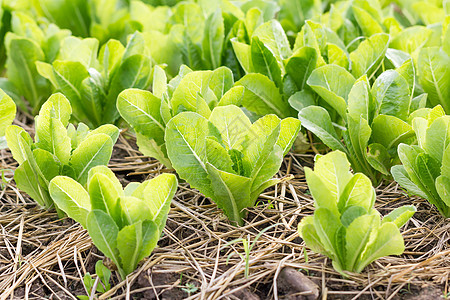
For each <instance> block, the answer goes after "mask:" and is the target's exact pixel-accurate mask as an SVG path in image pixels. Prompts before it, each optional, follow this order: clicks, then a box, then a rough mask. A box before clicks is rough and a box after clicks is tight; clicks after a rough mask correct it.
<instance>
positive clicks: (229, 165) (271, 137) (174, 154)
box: [165, 105, 300, 225]
mask: <svg viewBox="0 0 450 300" xmlns="http://www.w3.org/2000/svg"><path fill="white" fill-rule="evenodd" d="M299 130H300V121H298V120H297V119H294V118H286V119H283V120H280V119H279V118H278V117H277V116H275V115H266V116H264V117H262V118H260V119H258V120H257V121H256V122H254V123H253V124H252V123H251V122H250V120H249V118H248V117H247V116H246V115H245V114H244V113H243V111H242V110H241V109H240V108H239V107H237V106H234V105H228V106H219V107H216V108H214V109H213V111H212V112H211V115H210V116H209V119H207V118H205V117H204V116H202V115H200V114H198V113H195V112H182V113H180V114H178V115H176V116H175V117H173V118H172V119H171V120H170V121H169V122H168V123H167V127H166V131H165V141H166V147H167V154H168V157H169V159H170V160H171V162H172V166H173V167H174V168H175V170H176V171H177V173H178V175H179V176H180V177H181V178H183V179H185V180H186V181H187V182H188V183H189V184H190V185H191V187H193V188H196V189H198V190H199V191H200V192H201V193H202V194H203V195H205V196H206V197H209V198H211V199H212V200H213V201H214V202H215V203H216V204H217V205H218V206H219V208H221V209H223V211H224V213H225V215H226V216H227V217H228V218H229V219H230V220H231V221H232V222H233V223H235V224H238V225H242V224H243V218H244V217H245V214H246V212H245V208H247V207H252V206H253V205H254V204H255V201H256V199H257V198H258V196H259V194H260V193H261V192H262V191H263V190H265V189H266V188H268V187H270V186H273V185H275V184H276V183H278V182H280V181H281V179H273V178H272V177H273V176H274V175H275V174H276V173H277V172H278V170H279V168H280V166H281V163H282V161H283V157H284V155H285V154H286V153H287V152H288V151H289V149H290V148H291V146H292V143H293V142H294V139H295V138H296V137H297V134H298V132H299Z"/></svg>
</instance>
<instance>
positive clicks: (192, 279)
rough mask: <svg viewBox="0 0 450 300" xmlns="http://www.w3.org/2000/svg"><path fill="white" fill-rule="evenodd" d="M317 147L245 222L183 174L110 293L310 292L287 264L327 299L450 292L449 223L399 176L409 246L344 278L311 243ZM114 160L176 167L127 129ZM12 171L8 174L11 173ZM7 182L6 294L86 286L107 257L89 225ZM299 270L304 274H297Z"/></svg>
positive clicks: (396, 200) (255, 295) (6, 158)
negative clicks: (160, 226) (163, 219)
mask: <svg viewBox="0 0 450 300" xmlns="http://www.w3.org/2000/svg"><path fill="white" fill-rule="evenodd" d="M19 120H21V121H19ZM28 120H29V119H28V118H27V117H25V116H22V117H20V118H19V119H18V120H17V121H16V123H17V124H21V125H22V126H24V123H25V124H26V123H29V122H28ZM26 128H27V130H30V131H31V132H32V131H33V128H32V127H26ZM1 151H2V152H1V154H2V160H1V163H2V166H3V167H6V168H7V169H11V170H14V169H15V167H16V166H17V165H16V163H15V162H14V161H13V160H12V157H11V154H10V153H9V151H7V150H1ZM313 157H314V153H310V154H295V153H290V154H289V155H288V156H286V158H285V160H284V162H283V165H282V168H281V169H280V171H279V173H278V174H277V176H279V177H285V176H286V175H289V174H291V175H293V176H294V178H293V179H291V180H289V181H285V182H283V183H282V184H279V185H277V186H276V187H275V188H272V189H270V190H268V191H266V192H265V193H263V194H262V195H261V197H260V199H259V202H258V205H257V206H256V207H254V208H251V209H249V216H248V218H247V220H246V222H245V225H244V226H242V227H240V228H236V227H234V226H232V225H230V224H229V222H228V221H227V219H226V218H225V217H224V215H223V214H221V213H220V212H218V211H217V210H216V209H215V205H214V204H212V203H211V202H210V201H209V200H208V199H205V198H204V197H203V196H202V195H201V194H200V193H198V192H197V191H195V190H192V189H189V186H188V185H187V184H186V183H183V184H180V188H179V190H178V192H177V194H176V196H175V198H174V200H173V202H172V203H173V205H172V208H171V210H170V213H169V217H168V221H167V226H166V228H165V230H164V234H163V237H162V238H161V240H160V242H159V246H158V248H156V249H155V250H154V252H153V254H152V255H151V256H150V257H149V258H148V259H147V260H145V261H144V262H143V263H142V264H140V266H139V268H138V270H137V271H136V272H135V273H134V274H132V275H131V276H130V277H129V278H128V280H126V281H122V282H121V281H120V279H119V278H117V277H115V276H113V277H112V289H111V290H110V291H109V292H108V293H106V294H103V295H102V296H100V297H101V299H108V298H109V297H111V299H122V298H126V297H131V298H134V299H186V298H189V297H191V298H192V299H197V298H199V297H202V296H203V297H205V299H214V298H219V297H223V299H268V298H274V297H275V295H277V296H278V299H284V298H286V297H291V298H289V299H297V298H295V297H296V296H292V294H294V295H297V297H301V295H302V293H301V292H298V291H296V289H295V288H293V287H290V286H289V285H288V286H286V284H285V282H288V281H287V279H286V277H283V276H286V275H284V274H282V273H281V271H282V270H283V268H287V267H290V268H293V269H294V270H296V271H298V272H301V273H303V274H304V275H306V276H307V277H308V278H310V279H311V280H312V281H313V282H314V283H315V284H316V285H317V287H318V289H319V290H320V292H321V293H322V295H323V296H322V297H327V298H328V299H353V298H355V299H436V298H439V297H441V296H442V295H443V294H445V293H446V292H447V291H448V276H449V270H450V262H449V259H450V251H449V250H447V249H446V244H447V243H448V240H449V239H450V236H449V232H450V225H449V224H448V223H446V221H445V219H444V218H443V217H441V216H440V215H439V214H438V213H437V211H436V209H435V208H434V207H432V206H431V205H430V204H429V203H428V202H427V201H425V200H423V199H420V198H418V197H413V198H410V197H408V196H407V195H406V194H405V193H404V192H403V191H402V190H400V189H399V186H398V185H397V184H395V183H390V184H388V185H385V184H382V185H380V186H378V187H377V189H376V191H377V200H378V201H377V203H376V208H377V209H378V210H379V211H380V212H381V213H382V214H387V213H389V212H390V211H392V210H393V209H394V208H396V207H399V206H401V205H405V204H411V203H412V204H414V205H415V206H416V207H417V209H418V211H417V212H416V214H415V215H414V217H413V218H412V219H411V220H410V221H409V222H408V224H407V225H406V227H405V229H404V233H403V236H404V239H405V246H406V249H405V252H404V254H403V255H401V256H390V257H385V258H382V259H379V260H377V262H376V263H373V264H371V265H370V266H369V267H368V268H367V269H366V270H365V272H363V273H362V274H354V275H352V276H350V277H349V278H345V279H343V278H342V277H341V276H340V275H339V274H338V273H337V272H336V271H334V270H333V268H332V266H331V263H330V260H329V259H326V258H324V257H323V256H322V255H317V254H315V253H313V252H312V251H310V250H309V249H307V248H306V247H304V245H303V244H302V243H301V240H300V238H299V236H298V233H297V225H298V222H299V221H300V220H301V218H302V217H304V216H308V215H311V214H312V211H313V201H312V198H311V195H310V194H309V192H308V187H307V185H306V182H305V178H304V172H303V167H304V166H310V167H312V166H313ZM109 166H110V167H111V169H112V170H114V171H115V173H117V174H119V177H120V180H121V182H122V183H123V184H126V183H128V182H129V181H143V180H144V179H146V178H147V177H154V176H155V175H157V174H160V173H162V172H171V170H167V169H166V168H165V167H164V166H163V165H161V164H159V163H158V162H157V161H155V160H153V159H149V158H147V157H144V156H142V155H141V154H140V153H139V151H138V150H137V147H136V145H135V140H134V138H133V137H131V136H130V135H129V134H128V133H127V132H125V133H123V134H122V135H121V137H120V138H119V142H118V143H117V144H116V147H115V150H114V154H113V156H112V159H111V162H110V165H109ZM11 174H12V173H11V172H10V171H7V172H6V173H5V174H4V175H5V177H6V178H9V177H10V176H11ZM3 184H4V183H3ZM5 187H6V188H5V189H3V191H2V194H1V195H2V196H1V210H0V213H1V215H0V220H1V226H2V236H3V239H2V240H1V241H0V249H1V250H0V257H1V265H0V266H1V270H2V272H1V275H0V282H1V286H0V289H2V290H4V292H3V295H2V297H3V298H2V299H7V298H9V297H11V296H13V297H14V299H23V298H25V296H27V297H28V299H42V298H47V297H48V296H49V295H54V296H53V299H75V298H76V296H77V295H86V291H85V288H84V285H83V284H82V278H83V276H84V274H85V273H86V272H90V273H91V274H94V273H95V262H96V261H97V260H99V259H105V257H104V256H103V255H102V254H101V253H100V252H99V251H98V250H97V249H96V248H95V247H93V245H92V242H91V240H90V238H89V235H88V234H87V231H86V230H84V229H83V228H82V227H81V226H80V225H79V224H77V223H74V222H73V221H72V220H70V219H64V220H63V221H62V222H61V221H58V216H57V214H56V213H53V212H48V211H42V210H40V209H39V207H37V206H36V204H35V203H34V202H33V201H32V200H30V199H29V198H28V197H27V196H26V195H24V194H22V193H20V192H19V191H18V190H17V188H16V187H15V185H14V182H9V183H8V184H6V186H5ZM430 211H431V212H433V216H432V217H430ZM269 226H271V227H270V228H269V229H268V230H267V231H265V232H263V233H262V234H261V230H264V229H265V228H267V227H269ZM239 239H245V240H248V241H249V242H250V245H251V244H253V248H252V250H251V252H250V255H249V256H248V260H249V267H248V277H246V276H245V272H246V265H245V264H246V262H245V259H247V257H245V249H244V248H243V242H242V240H239ZM232 241H235V242H232ZM238 253H239V254H238ZM239 255H244V257H240V256H239ZM280 274H281V275H280ZM300 279H302V278H300ZM292 280H299V279H297V278H296V276H293V279H292ZM294 282H295V281H294ZM289 294H291V296H287V295H289ZM298 299H301V298H298Z"/></svg>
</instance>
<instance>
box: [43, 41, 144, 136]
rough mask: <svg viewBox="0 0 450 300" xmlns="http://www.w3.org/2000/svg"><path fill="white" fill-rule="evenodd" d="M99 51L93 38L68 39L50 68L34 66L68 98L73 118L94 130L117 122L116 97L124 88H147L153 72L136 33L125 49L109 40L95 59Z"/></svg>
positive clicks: (47, 64)
mask: <svg viewBox="0 0 450 300" xmlns="http://www.w3.org/2000/svg"><path fill="white" fill-rule="evenodd" d="M98 47H99V42H98V40H96V39H94V38H86V39H79V38H76V37H67V38H65V39H64V40H63V41H62V45H61V50H60V52H59V55H58V57H57V59H56V60H55V61H54V62H53V63H52V64H49V63H45V62H37V63H36V66H37V70H38V72H39V74H41V75H42V76H44V77H45V78H47V79H48V80H50V82H51V83H52V85H53V87H54V88H55V89H56V90H58V91H61V92H62V93H63V94H64V95H66V96H67V98H68V99H69V101H70V104H71V105H72V107H73V110H74V112H73V116H74V118H75V119H77V120H80V121H83V122H86V123H87V124H89V125H91V126H93V127H98V126H100V125H102V124H108V123H111V124H112V123H114V122H115V121H117V119H118V118H119V113H118V112H117V108H116V100H117V95H119V93H120V92H121V91H123V90H125V89H127V88H132V87H134V88H142V89H146V88H148V86H149V84H150V75H151V70H152V67H151V58H150V57H149V55H148V50H147V48H146V46H145V42H144V39H143V37H142V35H141V34H140V33H138V32H136V33H134V34H133V35H132V36H131V37H130V39H129V41H128V44H127V47H126V48H125V47H124V46H122V44H121V43H120V42H119V41H117V40H109V41H108V42H107V43H106V44H104V45H103V46H102V48H101V49H100V52H99V53H98V56H97V52H98Z"/></svg>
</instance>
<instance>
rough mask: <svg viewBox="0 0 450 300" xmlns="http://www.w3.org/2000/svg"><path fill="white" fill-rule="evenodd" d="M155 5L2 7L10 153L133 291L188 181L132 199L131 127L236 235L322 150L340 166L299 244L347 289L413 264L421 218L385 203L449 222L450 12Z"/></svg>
mask: <svg viewBox="0 0 450 300" xmlns="http://www.w3.org/2000/svg"><path fill="white" fill-rule="evenodd" d="M144 2H145V1H144ZM144 2H141V1H132V2H131V3H126V2H123V3H122V2H121V1H100V0H91V1H69V0H67V1H51V0H46V1H36V3H32V4H30V3H28V2H25V3H22V2H20V1H18V2H14V3H15V4H14V5H16V6H14V5H13V4H11V5H8V1H6V4H5V3H4V4H3V6H4V7H3V8H4V10H3V14H4V15H3V19H2V22H3V25H4V26H3V28H7V30H5V32H4V33H3V34H4V43H3V45H2V47H4V49H5V53H6V60H5V69H6V75H7V77H6V78H2V80H1V81H0V87H1V88H2V89H3V92H2V93H1V99H0V149H1V148H6V147H8V148H9V149H10V151H11V152H12V154H13V157H14V159H15V160H16V161H17V162H18V164H19V167H18V168H17V169H16V170H15V174H14V180H15V182H16V184H17V186H18V188H19V189H20V190H22V191H24V192H26V193H27V194H28V195H29V196H30V197H31V198H32V199H34V200H35V201H36V202H37V203H38V204H39V205H40V206H42V207H43V208H45V209H55V210H56V211H57V212H58V215H59V216H60V217H64V216H65V215H67V216H69V217H70V218H72V219H73V220H75V221H76V222H78V223H80V224H81V225H82V226H83V228H85V229H87V231H88V232H89V235H90V236H91V238H92V241H93V243H94V244H95V245H96V246H97V248H98V249H99V250H100V251H101V252H103V254H105V256H107V257H109V258H110V259H111V260H112V261H113V262H114V264H115V265H116V267H117V269H118V272H119V275H120V277H121V278H122V279H125V277H126V276H127V275H128V274H130V273H132V272H133V271H134V270H135V268H136V267H137V265H138V263H139V262H140V261H141V260H143V259H144V258H145V257H147V256H149V255H150V254H151V252H152V250H153V249H154V248H155V247H156V245H157V242H158V240H159V238H160V236H161V234H162V232H163V229H164V226H165V224H166V219H167V215H168V212H169V209H170V204H171V200H172V198H173V197H174V194H175V191H176V189H177V185H178V180H177V176H176V175H174V174H162V175H159V176H157V177H155V178H154V179H151V180H148V181H145V182H143V183H130V184H129V185H127V186H126V187H125V188H123V187H122V185H121V184H120V182H119V181H118V179H117V178H116V176H115V174H114V173H113V172H112V171H111V170H110V169H108V168H107V167H106V165H107V164H108V162H109V160H110V158H111V154H112V151H113V147H114V144H115V143H116V141H117V139H118V137H119V134H120V129H119V128H118V127H125V126H127V127H130V128H131V129H132V130H133V132H134V133H135V135H136V139H137V145H138V146H139V150H140V151H141V152H142V153H143V154H144V155H146V156H150V157H153V158H156V159H157V160H158V161H159V162H160V163H161V164H163V165H165V166H166V167H167V168H173V169H174V170H175V172H176V174H177V175H178V178H180V179H182V180H185V181H186V182H187V183H189V184H190V186H191V187H192V188H195V189H197V190H198V191H200V193H202V194H203V195H204V196H205V197H208V198H210V199H211V200H212V201H213V202H214V203H216V204H217V207H218V208H220V209H221V210H222V211H223V212H224V214H225V215H226V216H227V217H228V219H229V220H230V222H231V223H232V224H234V225H236V226H240V225H243V222H244V221H243V220H244V219H245V218H246V212H247V210H246V209H247V208H249V207H252V206H254V205H255V203H256V201H257V199H258V197H259V196H260V194H261V193H262V192H263V191H264V190H266V189H267V188H269V187H272V186H275V185H277V184H279V183H282V182H284V181H286V180H289V177H286V178H274V176H275V175H276V174H277V173H278V171H279V169H280V166H281V165H282V162H283V158H284V156H285V155H286V154H287V153H288V152H289V151H290V150H291V148H292V146H293V145H295V144H299V143H301V142H300V140H301V137H303V132H305V129H306V130H308V131H310V132H312V133H313V134H314V137H312V136H311V137H312V138H314V139H317V140H320V141H321V142H322V143H323V144H324V145H326V146H327V147H328V148H330V149H331V150H333V151H332V152H330V153H328V154H326V155H323V156H317V157H316V160H315V167H314V170H313V169H310V168H306V167H305V175H306V179H307V183H308V187H309V190H310V192H311V194H312V196H313V197H314V201H315V211H314V215H313V216H308V217H305V218H303V219H302V220H301V223H300V225H299V228H298V231H299V234H300V236H301V237H302V239H303V240H304V241H305V243H306V245H307V246H308V247H309V248H311V249H312V250H313V251H315V252H318V253H321V254H324V255H326V256H328V257H330V258H331V260H332V261H333V267H334V268H335V269H336V270H337V271H338V272H340V273H341V274H342V275H343V276H347V274H348V273H347V272H357V273H359V272H361V271H363V269H364V268H365V267H366V266H367V265H368V264H370V263H371V262H373V261H374V260H376V259H377V258H380V257H383V256H387V255H399V254H401V253H402V252H403V250H404V242H403V238H402V235H401V233H400V230H399V229H400V228H401V227H402V226H403V225H404V224H405V223H406V222H408V220H409V219H410V218H411V217H412V215H413V214H414V212H415V211H416V209H415V207H414V206H412V205H408V206H403V207H400V208H397V209H395V210H394V211H392V212H391V213H390V214H388V215H386V216H384V217H383V216H381V214H380V213H379V212H378V211H377V210H376V209H374V204H375V201H376V194H375V190H374V188H373V185H375V186H376V185H378V184H380V183H381V182H383V181H390V180H392V179H394V180H395V181H396V182H398V183H399V184H400V186H401V187H403V188H404V189H405V190H407V192H408V193H409V194H411V195H417V196H420V197H422V198H424V199H427V200H428V201H429V202H430V203H431V204H433V205H434V206H435V207H436V208H437V210H438V211H439V212H440V213H441V214H442V215H443V216H444V217H447V218H448V217H450V147H449V144H450V116H448V115H447V114H450V27H449V24H450V1H447V0H445V1H442V2H441V1H431V0H430V1H394V2H393V3H391V2H390V1H378V0H354V1H278V2H277V1H269V0H267V1H227V0H222V1H197V2H195V1H183V2H180V3H177V4H176V5H174V6H173V7H172V6H157V5H153V6H152V5H150V4H146V3H144ZM173 4H175V3H173ZM113 12H114V13H113ZM69 13H70V14H74V13H75V14H76V15H77V17H76V18H75V17H74V18H67V17H66V16H67V15H68V14H69ZM68 19H70V20H71V22H69V20H68ZM6 32H7V33H6ZM52 93H53V94H52ZM16 105H17V106H18V107H19V109H21V110H22V111H23V112H25V113H30V114H37V113H38V114H37V116H36V117H35V123H34V128H35V134H34V138H32V137H31V136H30V135H29V133H27V132H26V131H25V130H24V129H22V128H20V127H19V126H15V125H11V123H12V122H13V120H14V118H15V114H16ZM294 147H295V146H294ZM350 169H351V170H353V172H354V173H355V174H353V173H352V172H350V171H349V170H350ZM430 213H433V212H430ZM105 284H107V283H105Z"/></svg>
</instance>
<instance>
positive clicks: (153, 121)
mask: <svg viewBox="0 0 450 300" xmlns="http://www.w3.org/2000/svg"><path fill="white" fill-rule="evenodd" d="M251 75H255V77H254V78H255V80H254V81H248V82H246V83H245V85H247V87H248V88H244V87H242V86H241V84H244V83H243V81H239V82H237V83H235V84H234V85H233V73H232V72H231V70H230V69H228V68H226V67H220V68H218V69H216V70H214V71H191V70H190V69H189V68H187V67H185V66H183V67H182V68H181V69H180V74H179V75H178V76H177V77H175V78H174V79H172V80H171V81H170V82H169V83H167V77H166V74H165V72H164V71H163V70H162V69H161V68H160V67H159V66H156V67H155V69H154V75H153V93H152V92H149V91H143V90H139V89H127V90H125V91H123V92H122V93H120V94H119V97H118V99H117V109H118V111H119V112H120V114H121V116H122V118H124V119H125V121H127V122H128V123H129V124H130V125H131V126H132V127H133V128H134V129H135V131H136V135H137V144H138V146H139V149H140V150H141V152H142V153H144V154H145V155H148V156H151V157H155V158H156V159H158V160H159V161H160V162H162V163H163V164H164V165H166V166H167V167H170V166H171V162H170V160H169V159H168V157H167V150H166V141H165V140H164V132H165V130H166V126H167V123H168V122H169V120H170V119H171V118H172V117H173V116H176V115H177V114H179V113H181V112H183V111H192V112H196V113H198V114H200V115H202V116H203V117H205V118H209V116H210V114H211V109H213V108H214V107H216V106H224V105H230V104H233V105H242V106H243V107H245V108H246V109H247V110H248V111H250V113H249V114H252V115H265V114H267V113H270V112H273V111H274V110H275V111H278V112H279V113H280V114H281V115H285V111H286V109H287V110H288V111H289V106H288V105H287V103H283V102H282V101H281V98H277V100H279V102H275V101H273V102H272V101H271V99H270V97H271V95H268V94H267V93H266V92H265V91H264V89H270V91H273V95H274V97H277V95H279V92H278V90H277V89H276V88H275V86H273V87H271V86H270V84H272V85H273V83H272V82H271V81H270V80H269V79H268V78H266V77H264V76H263V75H261V74H251ZM248 79H251V78H250V77H248ZM243 80H247V79H245V78H244V79H243ZM258 80H261V81H258ZM277 103H278V104H279V105H278V106H277V105H276V104H277Z"/></svg>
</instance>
